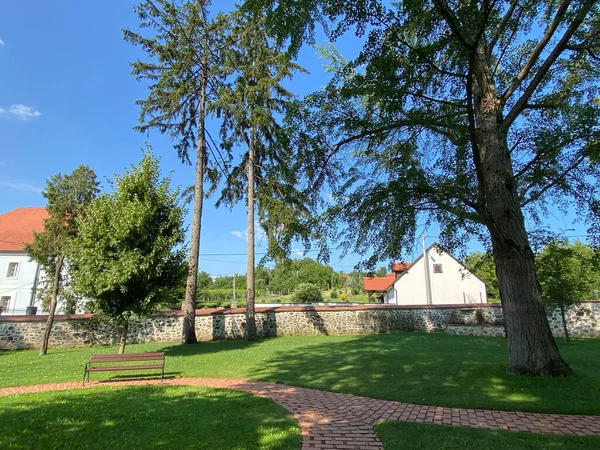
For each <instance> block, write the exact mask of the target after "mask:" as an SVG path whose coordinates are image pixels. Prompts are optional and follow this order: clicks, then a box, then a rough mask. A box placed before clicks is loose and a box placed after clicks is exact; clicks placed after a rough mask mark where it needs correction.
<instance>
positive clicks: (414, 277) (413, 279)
mask: <svg viewBox="0 0 600 450" xmlns="http://www.w3.org/2000/svg"><path fill="white" fill-rule="evenodd" d="M427 262H428V265H429V278H430V284H431V300H432V304H433V305H444V304H462V303H487V293H486V288H485V283H484V282H483V281H481V280H480V279H479V278H477V277H476V276H475V275H473V274H472V273H471V272H469V271H468V270H467V269H466V268H465V267H464V266H463V265H462V264H460V263H459V262H458V261H457V260H455V259H454V258H453V257H452V256H450V255H449V254H448V253H446V252H443V251H442V252H441V253H438V250H437V249H436V248H434V247H430V248H429V250H428V255H427ZM436 265H441V273H436V271H435V266H436ZM438 267H439V266H438ZM385 301H386V303H393V304H399V305H426V304H427V290H426V275H425V258H423V257H421V258H420V259H418V260H417V261H416V262H415V263H413V265H412V266H411V267H410V269H409V270H408V271H407V272H406V273H405V274H404V275H402V276H401V277H400V278H399V279H397V280H396V282H395V283H394V285H393V286H392V289H391V290H390V291H388V295H386V297H385Z"/></svg>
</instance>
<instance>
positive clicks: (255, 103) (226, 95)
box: [215, 10, 306, 257]
mask: <svg viewBox="0 0 600 450" xmlns="http://www.w3.org/2000/svg"><path fill="white" fill-rule="evenodd" d="M230 19H231V23H232V26H231V28H230V35H229V36H228V41H227V46H226V50H225V51H224V52H223V60H222V65H221V68H222V70H223V71H224V73H225V74H226V76H227V80H228V83H226V84H223V85H222V87H221V89H220V90H219V93H218V99H217V101H216V102H215V108H216V110H217V114H218V116H219V117H220V118H222V126H221V133H220V135H221V145H222V147H223V148H225V149H226V150H227V151H229V152H231V151H232V149H233V148H235V147H236V146H238V145H241V146H243V148H244V150H243V151H242V154H241V155H240V157H239V163H238V164H237V165H235V166H233V167H232V168H231V171H230V173H229V175H228V177H227V180H226V184H225V187H224V188H223V190H222V191H221V197H220V198H219V200H218V202H217V206H219V205H221V204H223V205H227V206H232V205H234V204H235V203H237V202H239V201H241V200H242V199H245V198H246V191H247V189H248V183H249V180H248V175H247V171H248V164H249V159H250V150H251V149H252V153H253V155H254V164H253V170H254V180H253V181H251V182H253V183H254V186H253V187H254V189H255V195H256V199H257V212H258V219H259V223H260V225H261V226H262V227H263V228H264V230H265V231H266V233H267V242H268V250H269V253H270V256H279V257H284V256H287V254H284V253H282V250H281V247H280V246H279V245H278V242H277V239H276V236H278V235H279V232H278V230H281V229H282V228H283V227H284V226H285V224H287V223H291V222H292V221H293V217H294V216H297V215H302V214H305V213H306V210H305V208H304V206H303V204H302V202H301V201H300V199H301V198H302V195H301V192H299V191H298V190H297V189H296V188H295V186H296V184H297V182H298V175H297V173H296V172H294V171H293V170H290V168H289V167H287V163H286V159H287V153H288V148H289V141H288V138H287V135H286V133H285V130H284V129H283V128H282V127H281V126H280V124H279V123H278V121H277V116H280V115H283V114H285V113H286V111H287V108H288V106H289V105H290V102H291V100H292V99H293V97H294V96H293V94H292V93H291V92H290V91H288V90H287V89H286V88H285V87H284V86H283V82H284V81H285V80H286V79H288V78H291V77H292V75H293V74H294V73H295V72H297V71H304V69H303V68H302V67H300V66H299V65H297V64H295V63H294V62H292V60H291V58H290V55H289V54H288V53H287V52H285V51H282V50H281V48H280V47H279V46H276V45H274V43H273V42H272V40H271V39H270V38H269V37H268V36H267V34H266V31H265V21H264V18H262V17H261V16H260V15H254V14H251V13H248V12H247V11H243V10H238V11H235V12H234V13H232V14H231V16H230ZM289 244H290V243H289V242H288V243H286V246H285V247H286V248H288V249H289ZM287 253H288V254H289V252H287Z"/></svg>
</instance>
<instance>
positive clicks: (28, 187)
mask: <svg viewBox="0 0 600 450" xmlns="http://www.w3.org/2000/svg"><path fill="white" fill-rule="evenodd" d="M0 186H4V187H7V188H9V189H14V190H17V191H25V192H35V193H36V194H41V192H42V190H43V188H41V187H39V186H35V185H33V184H29V183H19V182H17V183H13V182H11V181H0Z"/></svg>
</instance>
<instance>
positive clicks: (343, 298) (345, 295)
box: [340, 292, 348, 302]
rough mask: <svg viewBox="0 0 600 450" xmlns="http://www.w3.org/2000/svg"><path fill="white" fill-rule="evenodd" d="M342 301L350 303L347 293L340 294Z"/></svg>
mask: <svg viewBox="0 0 600 450" xmlns="http://www.w3.org/2000/svg"><path fill="white" fill-rule="evenodd" d="M340 300H341V301H343V302H347V301H348V294H346V293H345V292H342V293H341V294H340Z"/></svg>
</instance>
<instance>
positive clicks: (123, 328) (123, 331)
mask: <svg viewBox="0 0 600 450" xmlns="http://www.w3.org/2000/svg"><path fill="white" fill-rule="evenodd" d="M128 330H129V321H127V320H126V321H124V322H121V323H120V324H119V355H122V354H124V353H125V344H126V343H127V331H128Z"/></svg>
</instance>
